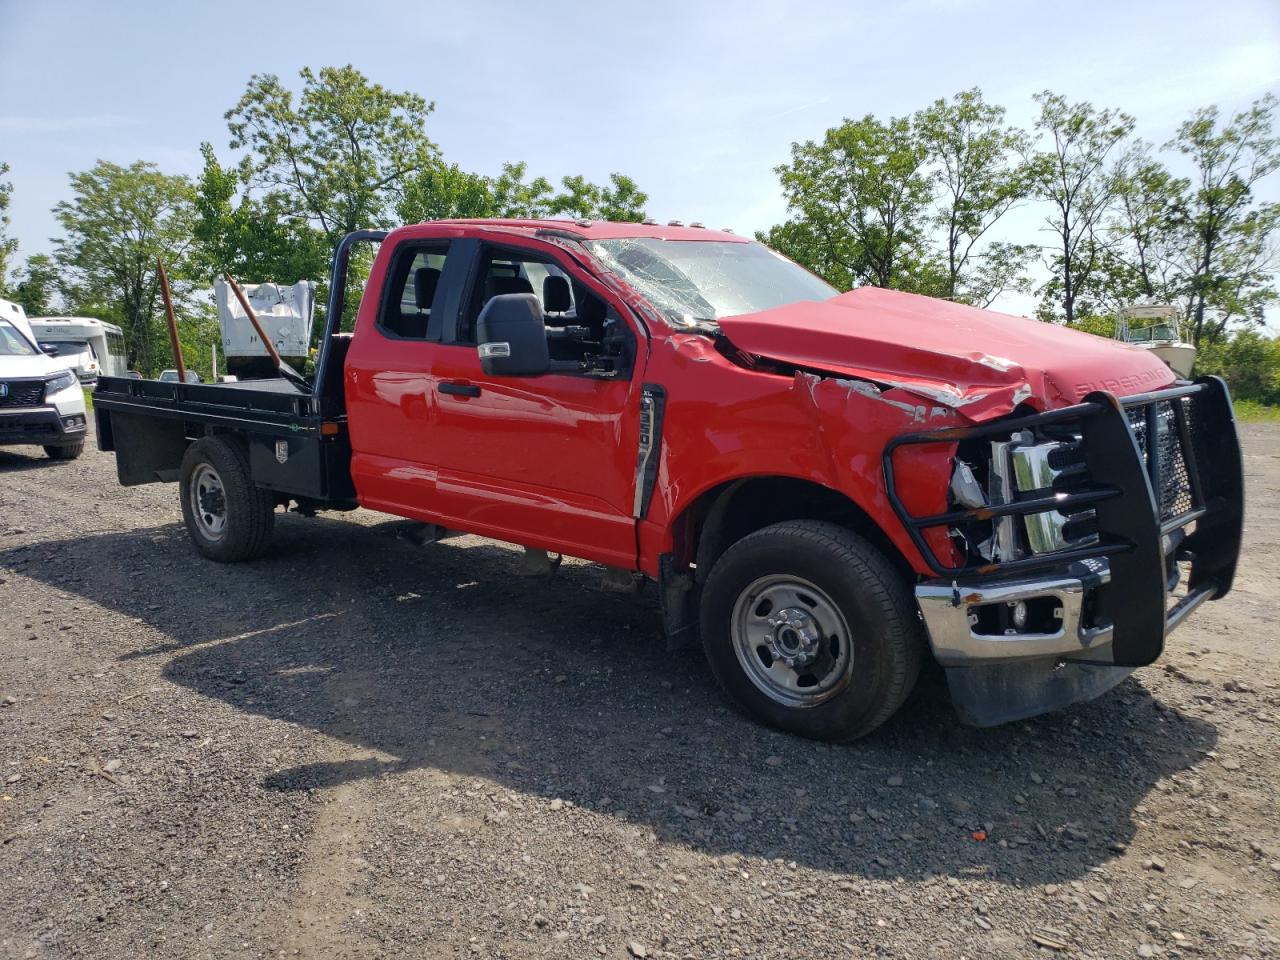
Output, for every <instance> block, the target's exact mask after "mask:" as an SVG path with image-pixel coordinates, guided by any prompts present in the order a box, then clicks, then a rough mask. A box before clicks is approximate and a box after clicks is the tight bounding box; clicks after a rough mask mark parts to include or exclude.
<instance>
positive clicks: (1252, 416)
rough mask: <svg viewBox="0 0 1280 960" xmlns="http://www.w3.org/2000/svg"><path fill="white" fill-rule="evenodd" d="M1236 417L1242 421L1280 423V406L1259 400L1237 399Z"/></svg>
mask: <svg viewBox="0 0 1280 960" xmlns="http://www.w3.org/2000/svg"><path fill="white" fill-rule="evenodd" d="M1235 408H1236V419H1237V420H1239V421H1241V422H1242V423H1280V407H1272V406H1268V405H1267V404H1265V403H1259V402H1258V401H1257V400H1236V401H1235Z"/></svg>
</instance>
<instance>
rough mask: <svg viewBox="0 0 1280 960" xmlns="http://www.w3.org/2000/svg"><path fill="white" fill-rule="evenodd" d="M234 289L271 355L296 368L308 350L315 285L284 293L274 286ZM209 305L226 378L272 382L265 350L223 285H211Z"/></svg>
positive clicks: (246, 285) (248, 285)
mask: <svg viewBox="0 0 1280 960" xmlns="http://www.w3.org/2000/svg"><path fill="white" fill-rule="evenodd" d="M240 288H241V289H242V290H243V291H244V294H245V297H247V298H248V300H249V305H250V306H251V307H253V312H254V313H255V314H256V315H257V317H258V322H259V323H260V324H262V329H263V331H264V332H265V333H266V334H267V336H268V337H270V338H271V341H272V343H274V344H275V348H276V352H277V353H279V354H280V356H281V357H283V358H285V359H286V360H289V361H296V362H297V363H298V365H299V366H301V364H302V362H303V361H305V360H306V357H307V353H308V351H309V349H310V346H311V318H312V315H313V314H314V312H315V306H316V285H315V284H314V283H313V282H312V281H310V280H301V281H299V282H298V283H295V284H293V285H292V286H288V287H285V286H281V285H280V284H277V283H243V284H241V285H240ZM213 299H214V302H215V303H216V304H217V306H218V326H219V327H220V328H221V329H222V352H223V356H224V358H225V361H226V367H227V373H229V374H232V375H235V376H240V377H246V378H253V377H274V376H275V375H276V373H275V368H274V366H273V365H272V364H271V362H270V360H269V358H268V354H267V350H266V347H264V346H263V344H262V342H261V341H260V340H259V338H258V334H257V333H256V332H255V331H254V329H253V324H251V323H250V322H249V318H248V316H246V315H245V312H244V310H243V309H242V308H241V306H240V303H239V301H237V300H236V296H235V294H234V293H233V292H232V290H231V287H230V286H229V285H228V284H227V283H226V281H224V280H215V281H214V282H213Z"/></svg>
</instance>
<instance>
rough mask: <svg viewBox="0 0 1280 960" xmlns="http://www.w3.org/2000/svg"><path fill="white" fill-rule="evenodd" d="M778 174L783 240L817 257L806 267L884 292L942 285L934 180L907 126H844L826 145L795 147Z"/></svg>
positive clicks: (867, 120)
mask: <svg viewBox="0 0 1280 960" xmlns="http://www.w3.org/2000/svg"><path fill="white" fill-rule="evenodd" d="M776 172H777V174H778V177H779V179H780V180H781V183H782V192H783V195H784V196H785V197H786V200H787V210H788V213H789V215H790V219H789V221H788V223H787V224H784V225H783V228H781V229H780V230H779V233H778V236H779V238H780V239H790V240H793V241H794V240H803V243H802V244H801V245H799V246H793V247H792V248H791V249H792V252H793V253H794V252H797V251H800V250H805V251H808V252H811V253H815V254H816V255H817V256H816V259H812V260H806V261H805V262H806V265H816V266H818V267H819V268H818V271H817V272H820V273H822V274H823V275H824V276H828V277H830V276H832V275H833V274H834V275H838V276H841V277H847V278H849V280H850V281H851V282H864V283H872V284H875V285H876V286H880V287H895V288H898V289H905V290H920V291H924V290H928V289H929V288H931V287H933V286H934V285H935V284H936V283H937V279H938V278H937V271H936V269H933V265H931V264H929V263H928V260H929V252H928V250H927V247H926V228H927V220H928V207H929V203H930V201H931V200H932V196H933V176H932V175H931V173H930V171H929V170H928V152H927V150H926V149H925V146H924V144H923V143H922V142H921V141H920V139H919V138H918V137H916V136H915V134H914V131H913V129H912V126H911V122H910V120H908V119H907V118H905V117H895V118H891V119H890V120H889V121H888V122H887V123H881V122H880V121H879V120H877V119H876V118H875V117H873V116H871V115H867V116H865V117H863V118H862V119H861V120H845V121H844V123H842V124H841V125H840V126H838V127H833V128H831V129H830V130H828V131H827V132H826V135H825V136H824V137H823V139H822V142H821V143H817V142H814V141H812V140H809V141H806V142H805V143H793V144H792V145H791V162H790V163H785V164H782V165H781V166H779V167H777V168H776ZM775 229H778V228H775ZM769 235H770V236H772V235H773V232H772V231H771V232H770V234H769ZM930 292H932V291H930Z"/></svg>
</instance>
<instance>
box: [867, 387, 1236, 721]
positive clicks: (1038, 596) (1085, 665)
mask: <svg viewBox="0 0 1280 960" xmlns="http://www.w3.org/2000/svg"><path fill="white" fill-rule="evenodd" d="M941 443H946V444H954V447H953V449H954V451H955V454H954V457H953V461H952V463H953V467H952V474H951V483H950V486H949V490H948V507H947V509H946V510H944V511H941V512H937V513H931V514H930V513H921V512H920V511H918V510H914V509H913V508H912V507H911V505H910V504H909V503H907V502H906V501H905V500H904V498H903V497H902V496H901V495H900V493H899V487H900V486H901V483H900V481H899V479H898V470H897V467H896V464H897V461H899V460H900V458H901V453H902V451H904V450H907V449H911V448H913V447H916V448H925V449H928V448H932V449H935V450H936V449H938V446H937V445H938V444H941ZM884 474H885V482H886V487H887V490H888V493H889V498H890V502H891V503H892V505H893V508H894V510H895V512H896V513H897V514H898V517H899V519H900V520H901V521H902V523H903V524H904V525H905V527H906V528H907V530H908V532H909V533H910V535H911V537H912V540H913V542H914V543H915V544H916V546H917V547H918V549H919V550H920V552H921V555H922V556H923V557H924V559H925V562H926V563H927V564H928V566H929V567H930V569H931V570H932V571H933V573H934V574H935V578H934V579H932V580H927V581H925V582H923V583H921V584H919V585H918V586H917V588H916V596H917V600H918V602H919V606H920V611H921V615H922V617H923V619H924V622H925V625H926V627H927V628H928V632H929V636H930V642H931V644H932V646H933V650H934V654H935V656H936V658H937V659H938V661H939V662H940V663H941V664H942V665H943V666H944V667H946V668H947V673H948V680H949V683H950V686H951V689H952V695H953V699H954V700H955V702H956V706H957V709H958V710H959V712H960V713H961V716H962V717H963V718H964V719H965V720H966V721H968V722H971V723H976V724H979V725H986V724H994V723H1001V722H1005V721H1008V720H1012V719H1016V718H1018V717H1023V716H1030V715H1033V714H1036V713H1042V712H1044V711H1046V710H1051V709H1056V708H1058V707H1062V706H1065V705H1067V704H1069V703H1072V702H1076V701H1079V700H1083V699H1088V698H1090V697H1093V696H1096V695H1097V694H1099V693H1101V692H1102V691H1103V690H1105V689H1108V688H1109V687H1111V686H1114V685H1115V683H1118V682H1119V681H1120V680H1121V679H1123V677H1124V676H1126V675H1127V674H1128V673H1129V672H1130V671H1131V670H1132V668H1134V667H1137V666H1143V665H1145V664H1149V663H1151V662H1153V661H1154V660H1155V659H1156V658H1157V657H1159V656H1160V654H1161V652H1162V650H1163V648H1164V641H1165V638H1166V636H1167V635H1168V633H1169V632H1170V631H1171V630H1173V629H1174V628H1175V627H1176V626H1177V625H1178V624H1180V623H1181V622H1182V621H1183V620H1184V619H1185V618H1186V617H1187V616H1188V615H1189V614H1190V613H1191V612H1192V611H1193V610H1195V609H1196V608H1197V607H1198V606H1200V604H1202V603H1203V602H1205V601H1206V600H1213V599H1218V598H1220V597H1222V596H1223V595H1225V594H1226V593H1227V591H1228V590H1229V589H1230V587H1231V582H1232V578H1233V576H1234V572H1235V564H1236V558H1237V556H1238V554H1239V547H1240V534H1241V527H1242V522H1243V493H1242V481H1241V468H1240V450H1239V442H1238V439H1237V434H1236V428H1235V422H1234V417H1233V414H1232V410H1231V404H1230V398H1229V397H1228V395H1227V390H1226V387H1225V385H1224V384H1223V383H1222V381H1221V380H1218V379H1216V378H1207V379H1204V380H1201V381H1198V382H1197V383H1194V384H1187V385H1180V386H1176V387H1172V388H1169V389H1165V390H1159V391H1156V392H1153V393H1147V394H1139V395H1134V396H1129V397H1124V398H1121V399H1117V398H1116V397H1114V396H1113V395H1112V394H1110V393H1106V392H1094V393H1090V394H1089V395H1088V396H1086V397H1085V398H1084V400H1083V402H1082V403H1079V404H1076V405H1073V406H1070V407H1066V408H1062V409H1058V410H1054V411H1050V412H1047V413H1037V414H1032V415H1027V416H1014V417H1011V418H1006V419H1002V420H997V421H993V422H990V423H984V424H981V425H977V426H971V427H963V428H959V429H951V430H943V431H932V432H920V433H913V434H907V435H903V436H899V437H896V438H894V439H893V440H892V441H891V442H890V443H889V444H888V445H887V446H886V448H885V452H884ZM942 537H945V539H946V541H947V543H948V544H949V545H950V547H951V549H950V550H949V551H941V550H938V549H937V548H936V547H937V544H938V543H939V540H940V538H942ZM1184 574H1185V576H1184Z"/></svg>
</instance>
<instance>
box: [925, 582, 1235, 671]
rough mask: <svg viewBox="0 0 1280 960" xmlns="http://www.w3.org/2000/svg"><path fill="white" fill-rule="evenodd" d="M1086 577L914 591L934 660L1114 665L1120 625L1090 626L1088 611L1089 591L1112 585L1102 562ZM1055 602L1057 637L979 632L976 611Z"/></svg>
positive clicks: (1185, 610)
mask: <svg viewBox="0 0 1280 960" xmlns="http://www.w3.org/2000/svg"><path fill="white" fill-rule="evenodd" d="M1087 566H1088V573H1087V574H1086V575H1082V576H1081V575H1072V574H1071V573H1067V572H1063V573H1058V574H1053V575H1045V576H1039V577H1026V578H1020V579H1006V580H992V581H989V582H986V583H983V582H978V583H970V584H960V583H959V582H952V583H950V584H947V583H942V582H939V581H936V580H935V581H930V582H928V583H922V584H920V585H919V586H917V587H916V602H917V603H918V604H919V606H920V615H921V617H923V618H924V623H925V628H926V629H927V630H928V632H929V643H930V645H931V646H932V647H933V655H934V657H935V658H936V659H937V661H938V662H939V663H940V664H942V666H944V667H966V666H978V665H981V664H990V663H999V662H1002V661H1018V660H1031V659H1040V658H1046V657H1048V658H1053V659H1054V660H1056V661H1069V660H1084V661H1089V662H1093V663H1107V662H1109V661H1110V659H1111V657H1110V647H1111V643H1112V640H1113V639H1114V633H1115V628H1114V627H1113V626H1112V624H1111V623H1109V622H1106V621H1101V622H1098V623H1090V622H1089V617H1088V614H1087V613H1086V600H1087V599H1088V596H1089V592H1090V591H1092V590H1095V589H1097V588H1099V587H1103V586H1106V585H1107V584H1109V583H1110V582H1111V567H1110V564H1109V563H1107V561H1105V560H1091V561H1089V562H1088V564H1087ZM1215 587H1216V585H1215V584H1213V583H1210V584H1207V585H1204V586H1202V587H1201V588H1200V589H1197V590H1193V591H1192V592H1190V593H1189V594H1187V595H1186V596H1185V597H1183V598H1182V599H1180V600H1179V601H1178V602H1177V603H1176V604H1175V605H1174V606H1173V608H1172V609H1170V610H1169V611H1168V616H1167V619H1166V622H1165V633H1166V634H1167V633H1168V632H1170V631H1172V630H1173V628H1174V627H1176V626H1178V625H1179V624H1181V623H1182V621H1183V620H1185V619H1186V618H1187V616H1188V615H1189V614H1190V613H1191V612H1192V611H1193V610H1195V609H1196V608H1197V607H1199V606H1200V604H1202V603H1204V601H1206V600H1208V599H1210V597H1212V596H1213V593H1214V589H1215ZM1020 601H1021V602H1034V601H1041V602H1046V601H1048V602H1052V603H1053V604H1054V606H1055V614H1056V617H1055V619H1056V624H1057V629H1055V630H1053V631H1052V632H1039V633H1036V632H1020V631H1014V630H1006V631H1004V632H1002V633H986V632H980V630H979V628H978V622H979V617H978V615H977V612H976V611H977V610H978V608H980V607H984V606H1002V605H1011V604H1016V603H1018V602H1020Z"/></svg>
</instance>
